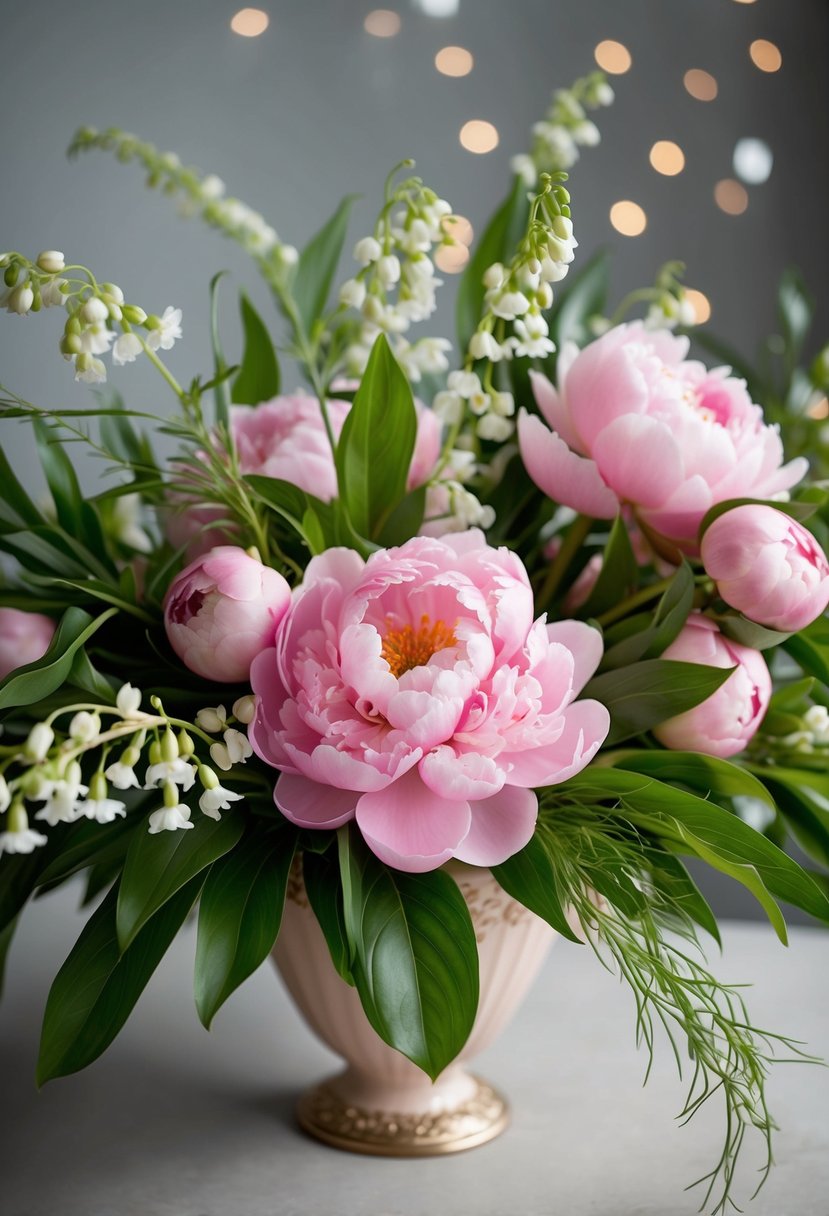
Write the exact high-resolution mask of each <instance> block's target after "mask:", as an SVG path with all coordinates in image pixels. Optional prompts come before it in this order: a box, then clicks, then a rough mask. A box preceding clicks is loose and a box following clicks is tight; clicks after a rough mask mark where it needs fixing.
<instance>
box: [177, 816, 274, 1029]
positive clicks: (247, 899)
mask: <svg viewBox="0 0 829 1216" xmlns="http://www.w3.org/2000/svg"><path fill="white" fill-rule="evenodd" d="M295 845H296V831H295V829H292V828H290V827H287V826H286V827H284V828H283V827H280V828H279V829H278V830H273V829H272V830H271V831H269V832H268V833H267V834H266V835H263V834H261V833H256V834H253V835H250V836H249V837H248V838H247V839H246V840H244V841H242V842H241V843H240V844H239V845H237V847H236V848H235V849H232V850H231V851H230V852H229V853H226V854H225V855H224V857H220V858H219V859H218V861H214V863H213V865H212V866H211V867H210V872H209V874H208V875H207V879H206V880H205V884H204V888H203V890H202V894H201V901H200V903H199V932H198V938H197V940H196V967H195V974H194V980H193V990H194V995H195V998H196V1008H197V1010H198V1012H199V1018H200V1019H201V1022H202V1025H203V1026H204V1027H205V1028H206V1029H207V1030H209V1029H210V1023H211V1022H212V1021H213V1018H214V1017H215V1016H216V1014H217V1013H218V1011H219V1009H220V1008H221V1007H222V1005H223V1004H224V1003H225V1001H226V1000H227V998H228V997H229V996H230V995H231V993H233V992H235V990H236V989H237V988H238V987H239V985H240V984H241V983H243V981H244V980H246V979H247V978H248V976H249V975H252V974H253V972H254V971H255V970H256V968H257V967H258V966H259V964H260V963H261V962H262V961H263V959H265V958H266V957H267V955H268V954H269V952H270V951H271V949H272V948H273V944H274V942H275V941H276V937H277V934H278V933H279V926H280V923H281V921H282V910H283V908H284V906H285V892H286V890H287V886H288V873H289V871H290V869H291V863H292V861H293V857H294V848H295Z"/></svg>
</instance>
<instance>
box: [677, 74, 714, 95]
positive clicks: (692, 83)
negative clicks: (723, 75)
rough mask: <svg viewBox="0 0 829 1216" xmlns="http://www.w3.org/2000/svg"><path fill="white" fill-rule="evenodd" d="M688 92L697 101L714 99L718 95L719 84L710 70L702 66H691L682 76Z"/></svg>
mask: <svg viewBox="0 0 829 1216" xmlns="http://www.w3.org/2000/svg"><path fill="white" fill-rule="evenodd" d="M682 81H683V84H684V85H685V88H686V90H687V92H689V93H690V94H691V96H692V97H695V98H696V100H697V101H713V100H714V98H715V97H716V96H717V92H718V87H719V86H718V85H717V82H716V80H715V79H714V77H713V76H712V75H711V73H710V72H704V71H703V70H702V68H690V69H689V70H688V71H687V72H686V73H685V75H684V76H683V78H682Z"/></svg>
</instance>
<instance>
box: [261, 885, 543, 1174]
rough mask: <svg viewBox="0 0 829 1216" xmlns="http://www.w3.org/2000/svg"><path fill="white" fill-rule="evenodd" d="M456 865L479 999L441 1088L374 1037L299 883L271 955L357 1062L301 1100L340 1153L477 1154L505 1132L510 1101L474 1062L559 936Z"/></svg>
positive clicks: (333, 1042) (332, 1042) (308, 1127)
mask: <svg viewBox="0 0 829 1216" xmlns="http://www.w3.org/2000/svg"><path fill="white" fill-rule="evenodd" d="M446 868H447V869H448V870H449V872H450V873H451V874H452V876H453V877H454V878H455V880H456V881H457V883H458V885H459V886H460V889H461V891H462V892H463V895H464V897H465V899H466V901H467V904H468V905H469V910H470V913H471V916H472V922H473V924H474V926H475V932H476V936H477V939H478V954H479V957H480V985H481V996H480V1004H479V1008H478V1016H477V1018H476V1020H475V1025H474V1027H473V1029H472V1033H471V1034H470V1036H469V1039H468V1041H467V1043H466V1045H465V1047H464V1048H463V1051H462V1052H461V1053H460V1055H459V1056H458V1058H457V1059H456V1060H455V1061H453V1063H452V1064H451V1065H450V1066H449V1067H448V1068H447V1069H446V1070H445V1071H444V1072H443V1073H442V1074H441V1075H440V1076H439V1077H438V1079H437V1081H435V1082H434V1083H433V1082H432V1081H430V1079H429V1078H428V1077H427V1076H426V1074H425V1073H423V1072H421V1070H420V1069H419V1068H417V1067H416V1066H415V1065H414V1064H412V1063H411V1061H410V1060H408V1059H406V1057H405V1056H402V1055H400V1053H399V1052H396V1051H393V1050H392V1048H390V1047H388V1046H387V1045H386V1044H385V1043H384V1042H383V1041H382V1040H381V1039H380V1038H379V1037H378V1035H377V1034H376V1033H375V1031H374V1030H373V1029H372V1027H371V1025H370V1024H369V1022H368V1020H367V1018H366V1016H365V1014H364V1013H363V1008H362V1005H361V1004H360V998H359V997H358V995H357V993H356V991H355V989H353V988H351V987H350V986H349V985H348V984H346V983H345V982H344V980H342V979H341V978H340V976H339V975H338V974H337V972H336V970H335V969H334V966H333V964H332V962H331V958H330V955H329V953H328V946H327V945H326V942H325V938H324V937H323V934H322V930H321V929H320V927H319V925H318V924H317V920H316V917H315V916H314V913H313V912H312V910H311V908H310V907H309V905H308V900H307V897H306V895H305V890H304V887H303V885H302V882H301V880H300V879H298V878H297V879H294V878H293V876H292V881H291V883H290V885H289V889H288V898H287V900H286V904H285V913H284V917H283V921H282V928H281V930H280V934H279V938H278V940H277V944H276V946H275V948H274V951H273V957H274V960H275V962H276V965H277V967H278V969H279V972H280V974H281V975H282V979H283V980H284V982H285V985H286V987H287V988H288V991H289V992H290V994H291V996H292V997H293V999H294V1002H295V1003H296V1005H297V1007H298V1008H299V1010H300V1012H301V1013H302V1015H303V1017H304V1018H305V1020H306V1021H307V1023H308V1025H309V1026H310V1027H311V1029H312V1030H313V1031H314V1032H315V1033H316V1034H317V1035H318V1036H319V1038H320V1039H322V1041H323V1042H324V1043H325V1044H326V1045H327V1046H328V1047H330V1048H331V1049H332V1051H335V1052H337V1054H338V1055H341V1056H342V1057H343V1058H344V1059H345V1061H346V1064H347V1067H346V1069H345V1071H344V1072H342V1073H340V1074H339V1075H337V1076H334V1077H332V1078H330V1079H328V1080H326V1081H324V1082H323V1083H322V1084H320V1085H316V1086H314V1087H313V1088H312V1089H310V1090H308V1091H307V1092H306V1093H305V1094H303V1095H302V1097H301V1099H300V1101H299V1104H298V1107H297V1117H298V1119H299V1122H300V1125H301V1126H302V1127H303V1128H304V1130H305V1131H307V1132H309V1133H310V1134H311V1135H313V1136H316V1137H317V1138H318V1139H320V1140H323V1141H325V1142H326V1143H329V1144H333V1145H335V1146H336V1147H338V1148H345V1149H350V1150H351V1151H353V1152H361V1153H373V1154H378V1155H383V1156H407V1157H408V1156H432V1155H437V1154H440V1153H447V1152H457V1151H459V1150H461V1149H466V1148H474V1147H475V1146H476V1145H478V1144H483V1143H485V1142H486V1141H487V1140H491V1139H492V1138H493V1137H494V1136H497V1135H498V1134H499V1133H500V1132H501V1131H503V1130H504V1128H505V1126H506V1124H507V1121H508V1107H507V1104H506V1102H505V1100H504V1099H503V1098H502V1097H501V1095H500V1094H498V1093H497V1092H496V1091H495V1090H494V1089H493V1088H492V1087H491V1086H489V1085H487V1084H486V1082H484V1081H481V1080H479V1079H478V1078H477V1077H475V1076H473V1075H472V1074H471V1073H469V1072H467V1071H466V1068H465V1067H464V1065H465V1063H466V1061H468V1060H471V1059H472V1057H473V1056H476V1055H477V1054H478V1053H479V1052H480V1051H483V1049H484V1048H485V1047H488V1046H489V1044H490V1043H491V1042H492V1041H493V1040H494V1039H495V1038H496V1036H497V1035H498V1034H500V1032H501V1030H502V1029H503V1028H504V1026H506V1024H507V1022H508V1021H509V1019H510V1018H511V1017H512V1015H513V1013H514V1012H515V1010H516V1009H517V1008H518V1006H519V1005H520V1003H521V1001H522V1000H523V999H524V997H525V995H526V993H527V991H528V990H529V988H530V986H531V984H532V983H533V981H534V979H535V978H536V976H537V974H538V972H539V969H540V968H541V965H542V963H543V962H544V959H545V957H546V955H547V951H548V950H549V948H550V946H551V944H552V942H553V940H554V939H555V938H556V937H557V936H558V935H557V934H556V932H555V930H553V929H551V928H550V926H549V925H548V924H547V923H546V922H545V921H543V920H541V919H540V918H539V917H537V916H535V915H534V913H532V912H530V911H528V909H526V908H524V907H523V906H522V905H521V904H519V903H516V901H515V900H514V899H512V897H511V896H509V895H507V893H506V891H504V890H503V888H502V887H501V886H499V884H498V883H497V882H496V880H495V878H494V877H493V876H492V874H491V873H490V872H489V871H488V870H483V869H480V868H477V867H474V866H467V865H464V864H462V863H461V862H449V863H448V865H447V867H446Z"/></svg>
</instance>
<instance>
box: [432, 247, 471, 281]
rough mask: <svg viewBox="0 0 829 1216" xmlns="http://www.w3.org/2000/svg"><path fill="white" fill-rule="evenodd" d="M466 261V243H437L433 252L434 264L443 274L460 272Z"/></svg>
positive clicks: (467, 257)
mask: <svg viewBox="0 0 829 1216" xmlns="http://www.w3.org/2000/svg"><path fill="white" fill-rule="evenodd" d="M468 261H469V250H468V249H467V247H466V245H439V246H438V248H437V251H436V252H435V265H436V266H437V268H438V269H439V270H442V271H443V272H444V273H445V274H460V272H461V271H462V270H463V268H464V266H465V265H466V263H467V262H468Z"/></svg>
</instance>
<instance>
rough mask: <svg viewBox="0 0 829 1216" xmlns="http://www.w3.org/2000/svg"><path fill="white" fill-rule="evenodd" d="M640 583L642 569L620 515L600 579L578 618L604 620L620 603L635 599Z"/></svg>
mask: <svg viewBox="0 0 829 1216" xmlns="http://www.w3.org/2000/svg"><path fill="white" fill-rule="evenodd" d="M638 581H639V566H638V563H637V561H636V556H635V554H634V552H633V547H632V545H631V543H630V536H629V534H628V530H627V526H626V524H625V521H624V520H623V519H622V517H621V515H617V516H616V519H615V520H614V521H613V527H612V528H611V529H610V535H609V537H608V538H607V544H606V546H605V550H604V555H603V559H602V566H601V569H600V571H599V577H598V578H597V579H596V582H595V583H594V584H593V589H592V591H591V592H590V595H589V596H588V597H587V599H586V600H585V602H584V604H583V605H582V607H581V608H580V609H579V616H584V617H595V616H601V614H602V613H603V612H607V610H608V609H609V608H612V607H613V606H614V605H615V604H618V603H619V601H620V600H621V599H624V598H625V597H626V596H628V595H632V594H633V592H634V591H635V590H636V586H637V583H638Z"/></svg>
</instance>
